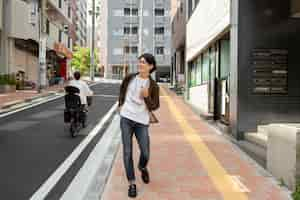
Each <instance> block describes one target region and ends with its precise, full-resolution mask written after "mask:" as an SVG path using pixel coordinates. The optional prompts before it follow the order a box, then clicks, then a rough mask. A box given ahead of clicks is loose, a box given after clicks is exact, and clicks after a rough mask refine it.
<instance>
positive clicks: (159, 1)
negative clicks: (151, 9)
mask: <svg viewBox="0 0 300 200" xmlns="http://www.w3.org/2000/svg"><path fill="white" fill-rule="evenodd" d="M164 5H165V0H155V7H164Z"/></svg>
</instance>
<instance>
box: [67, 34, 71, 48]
mask: <svg viewBox="0 0 300 200" xmlns="http://www.w3.org/2000/svg"><path fill="white" fill-rule="evenodd" d="M68 48H69V49H70V48H71V38H70V37H68Z"/></svg>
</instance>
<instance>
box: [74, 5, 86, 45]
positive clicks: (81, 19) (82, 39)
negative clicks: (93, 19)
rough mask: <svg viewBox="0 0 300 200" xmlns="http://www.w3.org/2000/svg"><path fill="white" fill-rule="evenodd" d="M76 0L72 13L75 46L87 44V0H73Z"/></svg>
mask: <svg viewBox="0 0 300 200" xmlns="http://www.w3.org/2000/svg"><path fill="white" fill-rule="evenodd" d="M75 1H76V11H75V13H74V15H75V17H74V19H75V21H74V24H75V26H76V41H75V44H76V45H77V46H87V45H88V44H87V37H88V35H87V34H88V31H87V19H88V17H87V11H88V10H87V9H88V3H87V0H75Z"/></svg>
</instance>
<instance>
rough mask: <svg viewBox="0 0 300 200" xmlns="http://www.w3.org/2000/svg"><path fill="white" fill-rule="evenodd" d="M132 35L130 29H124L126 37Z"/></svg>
mask: <svg viewBox="0 0 300 200" xmlns="http://www.w3.org/2000/svg"><path fill="white" fill-rule="evenodd" d="M129 34H130V27H124V35H129Z"/></svg>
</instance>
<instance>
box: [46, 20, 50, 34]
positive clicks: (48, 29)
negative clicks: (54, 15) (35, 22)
mask: <svg viewBox="0 0 300 200" xmlns="http://www.w3.org/2000/svg"><path fill="white" fill-rule="evenodd" d="M46 33H47V34H48V35H49V34H50V21H49V19H47V20H46Z"/></svg>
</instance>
